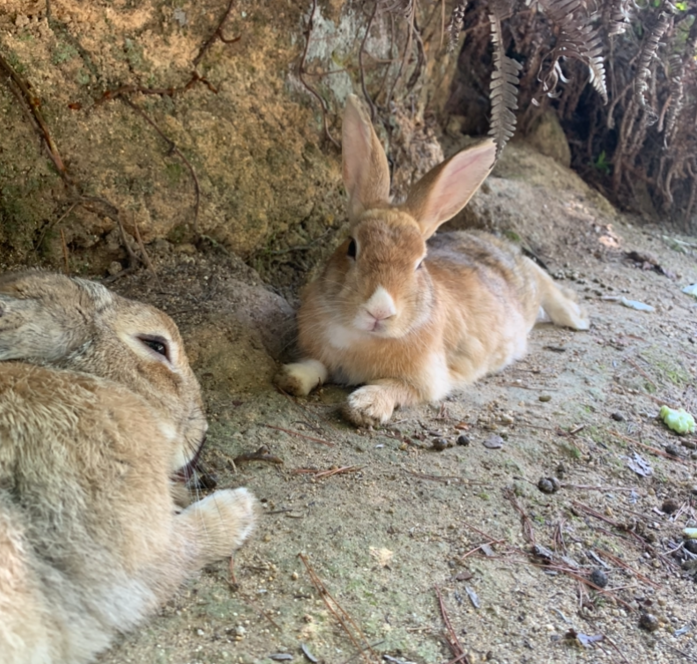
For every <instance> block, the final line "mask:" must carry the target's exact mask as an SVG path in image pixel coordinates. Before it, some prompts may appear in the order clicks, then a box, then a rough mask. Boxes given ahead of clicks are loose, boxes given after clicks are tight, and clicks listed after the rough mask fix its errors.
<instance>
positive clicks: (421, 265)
mask: <svg viewBox="0 0 697 664" xmlns="http://www.w3.org/2000/svg"><path fill="white" fill-rule="evenodd" d="M423 266H424V261H423V259H421V260H420V261H419V264H418V265H417V266H416V269H417V270H420V269H421V268H422V267H423Z"/></svg>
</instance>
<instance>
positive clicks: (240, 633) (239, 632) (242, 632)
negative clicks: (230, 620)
mask: <svg viewBox="0 0 697 664" xmlns="http://www.w3.org/2000/svg"><path fill="white" fill-rule="evenodd" d="M246 633H247V630H246V629H245V628H244V627H243V626H242V625H237V627H236V628H235V634H236V635H237V636H244V635H245V634H246Z"/></svg>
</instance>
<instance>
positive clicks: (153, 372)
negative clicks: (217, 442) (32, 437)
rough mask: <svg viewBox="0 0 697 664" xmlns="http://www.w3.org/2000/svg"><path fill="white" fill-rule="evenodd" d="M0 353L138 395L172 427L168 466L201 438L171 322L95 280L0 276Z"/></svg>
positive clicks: (199, 409) (191, 453)
mask: <svg viewBox="0 0 697 664" xmlns="http://www.w3.org/2000/svg"><path fill="white" fill-rule="evenodd" d="M0 360H21V361H23V362H28V363H32V364H37V365H43V366H52V367H57V368H62V369H69V370H72V371H80V372H84V373H88V374H91V375H95V376H99V377H101V378H107V379H110V380H113V381H116V382H118V383H120V384H122V385H124V386H126V387H127V388H129V389H130V390H132V391H133V392H135V393H137V394H139V395H140V396H141V397H143V398H144V399H145V400H146V402H148V403H149V404H150V405H151V406H152V407H153V408H154V409H157V410H159V411H161V412H164V413H165V414H166V415H167V421H168V422H171V423H173V426H174V427H175V429H176V430H175V431H172V432H170V433H171V434H172V438H173V439H174V440H177V441H180V443H179V446H178V448H177V449H176V450H175V454H174V457H173V459H172V471H173V472H174V471H177V470H179V469H181V468H184V467H185V466H187V465H188V464H190V463H191V462H192V461H193V460H194V458H195V456H196V455H197V453H198V452H199V450H200V448H201V446H202V444H203V440H204V436H205V432H206V428H207V424H206V420H205V416H204V414H203V405H202V401H201V394H200V389H199V385H198V382H197V380H196V377H195V376H194V374H193V372H192V371H191V368H190V367H189V364H188V361H187V358H186V354H185V352H184V347H183V343H182V339H181V336H180V335H179V331H178V330H177V327H176V325H175V324H174V322H173V321H172V320H171V319H170V318H169V316H167V315H166V314H164V313H163V312H161V311H160V310H158V309H156V308H154V307H151V306H149V305H147V304H143V303H140V302H135V301H132V300H128V299H126V298H123V297H120V296H119V295H116V294H115V293H112V292H111V291H109V290H108V289H107V288H105V287H104V286H102V285H101V284H98V283H95V282H91V281H87V280H84V279H78V278H69V277H66V276H62V275H57V274H51V273H45V272H39V271H31V272H22V273H10V274H5V275H3V276H2V277H0Z"/></svg>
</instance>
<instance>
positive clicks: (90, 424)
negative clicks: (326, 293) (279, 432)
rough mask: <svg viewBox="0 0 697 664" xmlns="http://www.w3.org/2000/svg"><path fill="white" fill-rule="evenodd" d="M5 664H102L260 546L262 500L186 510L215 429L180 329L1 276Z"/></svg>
mask: <svg viewBox="0 0 697 664" xmlns="http://www.w3.org/2000/svg"><path fill="white" fill-rule="evenodd" d="M0 360H2V361H0V661H2V662H3V664H79V663H82V662H90V661H92V660H93V659H94V657H95V655H96V654H97V653H98V652H99V651H101V650H103V649H105V648H107V647H108V646H109V644H110V643H111V641H112V639H113V638H114V636H115V635H116V634H118V633H121V632H125V631H127V630H129V629H131V628H133V627H134V626H135V625H136V624H137V623H138V622H140V621H141V620H142V619H143V618H144V616H146V615H147V614H148V613H149V612H152V611H153V610H155V609H156V607H157V606H158V605H159V604H160V603H161V602H162V601H163V600H164V599H165V598H167V596H168V595H170V594H171V593H172V592H173V591H174V590H175V589H176V588H177V587H178V586H179V585H180V584H181V583H182V582H183V581H184V580H185V579H186V578H187V577H189V576H190V575H192V574H194V573H195V572H196V571H198V570H199V569H201V568H202V567H203V566H204V565H206V564H208V563H210V562H213V561H215V560H218V559H221V558H224V557H226V556H230V555H231V554H232V553H233V551H234V550H235V549H236V548H237V547H239V546H240V545H241V544H242V542H243V541H244V540H245V539H246V538H247V536H248V535H249V533H250V532H251V530H252V527H253V525H254V519H255V505H254V503H255V501H254V498H253V496H252V495H251V494H250V493H249V492H248V491H247V490H246V489H236V490H234V491H233V490H223V491H216V492H214V493H212V494H211V495H209V496H208V497H206V498H204V499H203V500H201V501H199V502H195V503H193V504H191V505H190V506H189V507H187V508H185V509H180V508H179V507H178V506H177V505H176V504H175V500H174V497H173V496H174V491H173V490H174V486H175V483H174V482H173V479H172V478H173V477H174V475H175V473H177V471H179V470H180V469H182V468H183V467H185V466H187V465H189V466H191V465H192V464H193V463H194V462H195V458H196V457H197V455H198V452H199V451H200V448H201V446H202V444H203V440H204V436H205V432H206V428H207V424H206V419H205V416H204V414H203V407H202V401H201V395H200V389H199V385H198V383H197V381H196V378H195V376H194V374H193V372H192V371H191V369H190V367H189V364H188V361H187V358H186V355H185V353H184V348H183V346H182V340H181V337H180V335H179V332H178V330H177V327H176V325H175V324H174V322H173V321H172V320H171V319H170V318H169V317H168V316H166V315H165V314H164V313H162V312H161V311H159V310H158V309H155V308H154V307H151V306H149V305H146V304H142V303H139V302H135V301H131V300H127V299H125V298H122V297H120V296H118V295H116V294H114V293H112V292H110V291H109V290H107V289H106V288H105V287H104V286H102V285H100V284H97V283H92V282H89V281H85V280H82V279H70V278H68V277H65V276H61V275H55V274H49V273H43V272H29V273H20V274H8V275H4V276H2V277H0Z"/></svg>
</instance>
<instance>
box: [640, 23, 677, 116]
mask: <svg viewBox="0 0 697 664" xmlns="http://www.w3.org/2000/svg"><path fill="white" fill-rule="evenodd" d="M671 22H672V17H671V16H670V15H669V14H667V13H666V12H661V13H660V14H659V16H658V21H656V23H655V25H654V26H653V27H652V28H651V30H649V31H647V32H645V33H644V41H643V42H642V44H641V51H640V52H639V58H638V64H637V73H636V78H635V79H634V94H635V95H636V98H637V99H638V100H639V105H640V106H641V108H642V109H643V111H644V113H646V115H647V116H648V123H649V124H653V123H654V122H655V121H656V120H657V119H658V116H657V115H656V111H655V109H654V108H652V107H651V106H649V104H648V101H647V99H646V91H647V90H648V87H649V86H648V80H649V79H650V78H651V76H652V68H653V65H654V60H655V58H656V54H657V53H658V47H659V46H660V43H661V37H663V35H664V34H665V32H666V30H667V29H668V26H669V25H670V24H671Z"/></svg>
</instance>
